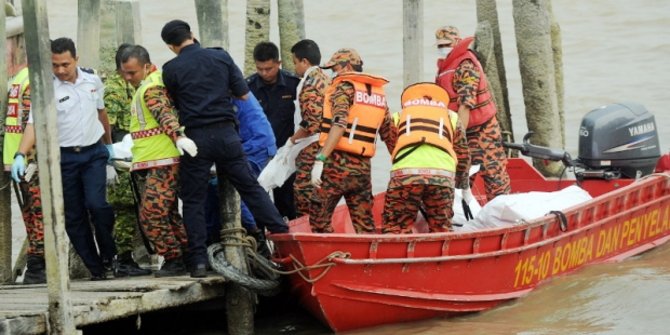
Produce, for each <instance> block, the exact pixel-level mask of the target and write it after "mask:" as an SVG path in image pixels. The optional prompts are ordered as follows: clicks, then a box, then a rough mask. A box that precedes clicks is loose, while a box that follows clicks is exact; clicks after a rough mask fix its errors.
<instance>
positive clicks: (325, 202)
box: [309, 49, 398, 233]
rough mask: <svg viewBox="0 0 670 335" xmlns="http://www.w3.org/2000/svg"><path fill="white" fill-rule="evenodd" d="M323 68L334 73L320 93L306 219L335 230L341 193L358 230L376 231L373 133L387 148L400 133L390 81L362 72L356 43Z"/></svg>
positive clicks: (323, 228)
mask: <svg viewBox="0 0 670 335" xmlns="http://www.w3.org/2000/svg"><path fill="white" fill-rule="evenodd" d="M323 68H325V69H330V70H331V71H333V73H335V74H336V76H335V78H333V81H332V82H331V84H330V86H329V87H328V88H327V89H326V93H325V98H324V106H323V118H322V120H321V135H320V137H319V145H320V146H321V150H320V151H319V153H318V154H317V155H316V161H315V162H314V166H313V167H312V172H311V180H312V184H313V185H314V187H315V189H314V192H313V193H312V202H311V204H310V208H309V222H310V225H311V227H312V231H313V232H319V233H330V232H333V227H332V225H331V224H330V220H331V217H332V215H333V211H334V209H335V206H336V205H337V203H338V202H339V200H340V198H342V197H344V199H345V200H346V202H347V205H348V206H349V213H350V215H351V222H352V223H353V226H354V228H355V229H356V232H358V233H374V232H375V226H374V221H373V218H372V203H373V201H372V182H371V177H370V173H371V171H370V158H371V157H372V156H374V154H375V142H376V139H377V133H379V135H380V137H381V138H382V140H383V141H384V142H385V143H386V147H387V148H388V150H389V152H392V151H393V148H394V146H395V142H396V139H397V137H398V131H397V129H396V128H395V126H394V125H393V120H392V118H391V115H390V114H389V111H388V105H387V104H386V93H385V92H384V85H386V84H387V83H388V81H387V80H386V79H384V78H382V77H378V76H374V75H371V74H366V73H362V71H363V61H362V60H361V57H360V56H359V55H358V52H356V50H354V49H340V50H337V51H336V52H335V54H333V56H332V57H331V58H330V61H329V62H328V63H326V64H325V65H324V66H323Z"/></svg>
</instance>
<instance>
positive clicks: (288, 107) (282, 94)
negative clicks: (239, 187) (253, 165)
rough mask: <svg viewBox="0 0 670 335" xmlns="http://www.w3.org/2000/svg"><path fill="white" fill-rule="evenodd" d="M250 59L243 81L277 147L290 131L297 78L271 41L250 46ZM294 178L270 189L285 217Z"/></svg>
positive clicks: (289, 213)
mask: <svg viewBox="0 0 670 335" xmlns="http://www.w3.org/2000/svg"><path fill="white" fill-rule="evenodd" d="M254 61H255V63H256V73H254V74H252V75H251V76H249V77H247V79H246V81H247V85H248V86H249V90H250V91H251V92H252V93H253V94H254V95H255V96H256V99H258V102H259V103H260V104H261V106H262V107H263V111H264V112H265V115H267V118H268V121H270V125H272V131H273V132H274V136H275V140H276V145H277V147H280V146H282V145H284V143H288V139H289V138H290V137H291V136H292V135H293V131H294V128H295V125H294V121H293V115H294V114H295V103H294V101H295V99H296V87H298V83H299V82H300V79H298V77H296V76H294V75H293V74H292V73H290V72H288V71H286V70H283V69H281V68H280V66H281V60H280V59H279V49H278V48H277V46H276V45H275V44H274V43H272V42H261V43H258V44H257V45H256V47H254ZM294 180H295V174H292V175H291V176H290V177H289V178H288V179H287V180H286V181H285V182H284V184H283V185H282V186H281V187H278V188H275V189H274V190H272V195H273V197H274V204H275V207H277V210H278V211H279V214H281V216H282V217H284V219H285V220H286V219H288V220H293V219H295V218H296V211H295V202H294V199H293V181H294Z"/></svg>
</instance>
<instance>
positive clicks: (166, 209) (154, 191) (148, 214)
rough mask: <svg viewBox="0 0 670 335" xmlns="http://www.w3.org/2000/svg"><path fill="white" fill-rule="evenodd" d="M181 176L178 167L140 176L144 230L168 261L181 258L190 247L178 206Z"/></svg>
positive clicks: (163, 167)
mask: <svg viewBox="0 0 670 335" xmlns="http://www.w3.org/2000/svg"><path fill="white" fill-rule="evenodd" d="M178 172H179V165H178V164H174V165H168V166H160V167H156V168H151V169H146V170H141V171H138V172H136V173H137V176H138V178H137V179H138V184H140V187H139V188H140V194H141V196H142V199H141V201H140V222H141V225H142V230H143V231H144V234H145V235H146V237H147V239H149V241H150V242H151V244H152V245H153V247H154V250H155V251H156V253H157V254H158V255H161V256H163V257H164V258H165V259H174V258H177V257H181V256H182V254H183V253H182V250H186V248H187V244H188V243H187V238H186V229H185V228H184V224H183V222H182V218H181V215H180V214H179V209H178V202H177V201H178V199H177V176H178ZM134 173H135V172H134Z"/></svg>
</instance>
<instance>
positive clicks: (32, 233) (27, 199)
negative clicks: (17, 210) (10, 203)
mask: <svg viewBox="0 0 670 335" xmlns="http://www.w3.org/2000/svg"><path fill="white" fill-rule="evenodd" d="M12 183H13V182H12ZM18 187H19V190H20V191H21V192H20V193H21V198H22V201H23V207H21V216H22V217H23V223H24V224H25V226H26V237H27V238H28V251H27V252H26V253H27V254H28V255H35V256H44V216H43V214H42V195H41V192H40V182H39V178H38V177H37V172H36V173H35V174H34V175H33V178H32V179H31V180H30V182H28V183H26V182H21V183H19V184H18Z"/></svg>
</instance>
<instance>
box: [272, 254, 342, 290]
mask: <svg viewBox="0 0 670 335" xmlns="http://www.w3.org/2000/svg"><path fill="white" fill-rule="evenodd" d="M289 257H290V258H291V260H292V261H293V270H288V271H279V273H280V274H283V275H290V274H294V273H297V274H298V275H299V276H300V277H301V278H302V279H303V280H304V281H306V282H308V283H310V284H313V283H315V282H317V281H319V279H321V278H323V277H324V276H325V275H326V274H327V273H328V271H330V268H332V267H333V266H335V265H337V263H335V262H334V261H333V260H334V259H336V258H349V257H351V253H349V252H344V251H333V252H331V253H330V254H329V255H328V256H326V257H323V258H321V259H320V260H319V261H318V262H316V263H314V264H312V265H304V264H302V263H301V262H300V261H299V260H298V259H296V258H295V256H293V255H289ZM315 269H323V271H321V273H319V274H318V275H316V276H315V277H314V278H313V279H310V278H309V277H308V276H307V275H306V274H304V273H303V272H304V271H309V270H315Z"/></svg>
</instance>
